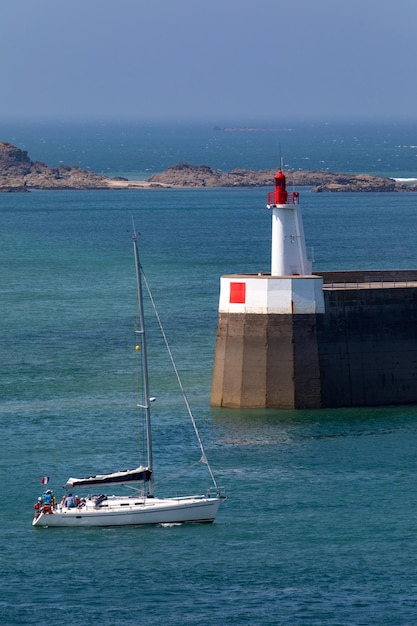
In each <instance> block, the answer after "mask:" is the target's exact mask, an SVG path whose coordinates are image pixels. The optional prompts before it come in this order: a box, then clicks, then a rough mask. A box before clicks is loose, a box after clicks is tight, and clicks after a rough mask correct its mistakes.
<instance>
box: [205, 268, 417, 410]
mask: <svg viewBox="0 0 417 626" xmlns="http://www.w3.org/2000/svg"><path fill="white" fill-rule="evenodd" d="M314 276H315V278H316V279H318V280H320V281H322V297H323V303H324V312H316V313H303V312H301V313H299V314H297V312H294V313H291V312H290V313H282V314H281V313H272V314H268V315H257V314H256V313H250V314H249V313H232V312H222V313H220V315H219V324H218V331H217V342H216V357H215V363H214V373H213V387H212V404H213V405H214V406H228V407H248V408H249V407H260V406H264V407H276V408H319V407H341V406H376V405H388V404H405V403H414V402H417V384H416V383H417V271H416V270H408V271H405V270H393V271H389V270H387V271H365V270H364V271H357V272H355V271H352V272H351V271H346V272H323V273H318V274H317V273H316V274H315V275H314ZM300 279H301V280H304V279H303V278H302V277H300ZM296 280H297V278H294V279H293V281H296ZM292 306H293V305H292Z"/></svg>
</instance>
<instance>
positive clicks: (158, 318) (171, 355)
mask: <svg viewBox="0 0 417 626" xmlns="http://www.w3.org/2000/svg"><path fill="white" fill-rule="evenodd" d="M141 272H142V277H143V282H144V283H145V286H146V290H147V292H148V295H149V298H150V301H151V303H152V307H153V310H154V313H155V316H156V319H157V320H158V324H159V328H160V330H161V333H162V337H163V339H164V342H165V346H166V349H167V351H168V354H169V358H170V359H171V363H172V367H173V368H174V372H175V375H176V377H177V381H178V384H179V386H180V389H181V392H182V396H183V398H184V402H185V406H186V407H187V411H188V415H189V416H190V419H191V423H192V425H193V428H194V432H195V434H196V437H197V441H198V444H199V446H200V450H201V454H202V456H201V461H202V462H203V463H205V464H206V465H207V468H208V471H209V473H210V476H211V480H212V481H213V484H214V486H215V488H216V489H218V486H217V482H216V479H215V478H214V474H213V471H212V469H211V466H210V463H209V461H208V458H207V455H206V451H205V449H204V446H203V441H202V439H201V437H200V433H199V432H198V428H197V424H196V421H195V419H194V415H193V412H192V410H191V406H190V403H189V402H188V398H187V394H186V393H185V389H184V387H183V384H182V381H181V378H180V375H179V372H178V369H177V366H176V364H175V361H174V357H173V354H172V352H171V348H170V346H169V343H168V339H167V336H166V334H165V331H164V328H163V326H162V322H161V318H160V317H159V313H158V311H157V309H156V305H155V301H154V299H153V296H152V293H151V290H150V287H149V284H148V281H147V280H146V276H145V274H144V271H143V268H142V267H141Z"/></svg>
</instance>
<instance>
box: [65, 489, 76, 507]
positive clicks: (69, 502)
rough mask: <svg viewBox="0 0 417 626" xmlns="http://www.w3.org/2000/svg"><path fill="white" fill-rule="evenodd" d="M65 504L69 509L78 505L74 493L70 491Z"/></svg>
mask: <svg viewBox="0 0 417 626" xmlns="http://www.w3.org/2000/svg"><path fill="white" fill-rule="evenodd" d="M64 506H66V507H67V508H68V509H73V508H74V507H76V506H77V503H76V501H75V498H74V496H73V495H72V493H69V494H68V495H67V497H66V498H65V500H64Z"/></svg>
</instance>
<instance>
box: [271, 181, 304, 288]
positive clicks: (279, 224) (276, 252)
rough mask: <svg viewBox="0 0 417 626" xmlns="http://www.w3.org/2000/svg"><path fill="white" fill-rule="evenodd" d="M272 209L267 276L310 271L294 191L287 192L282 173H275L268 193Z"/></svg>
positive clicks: (292, 274) (297, 200)
mask: <svg viewBox="0 0 417 626" xmlns="http://www.w3.org/2000/svg"><path fill="white" fill-rule="evenodd" d="M266 206H267V207H268V209H271V210H272V249H271V276H308V275H311V270H312V262H311V261H308V260H307V251H306V245H305V239H304V229H303V221H302V218H301V210H300V195H299V193H298V192H292V193H288V191H287V189H286V181H285V175H284V174H283V172H282V169H280V170H279V171H278V172H277V174H276V175H275V189H274V191H271V192H270V193H269V194H268V202H267V205H266Z"/></svg>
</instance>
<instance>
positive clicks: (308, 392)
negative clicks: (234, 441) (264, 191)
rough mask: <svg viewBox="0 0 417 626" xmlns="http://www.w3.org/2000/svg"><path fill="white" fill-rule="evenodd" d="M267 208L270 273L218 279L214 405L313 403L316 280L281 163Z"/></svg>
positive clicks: (320, 307)
mask: <svg viewBox="0 0 417 626" xmlns="http://www.w3.org/2000/svg"><path fill="white" fill-rule="evenodd" d="M266 206H267V208H268V210H270V211H271V214H272V235H271V273H270V274H268V273H258V274H231V275H226V276H222V277H221V279H220V298H219V319H218V326H217V338H216V351H215V358H214V370H213V381H212V394H211V404H212V405H213V406H224V407H235V408H236V407H242V408H243V407H248V408H249V407H281V408H295V407H301V406H319V402H320V388H319V387H320V377H319V373H318V354H317V342H316V332H315V329H316V316H317V314H321V313H323V312H324V302H323V290H322V285H323V281H322V278H321V277H319V276H313V275H312V273H311V265H312V261H311V260H309V259H308V258H307V252H306V244H305V238H304V229H303V223H302V216H301V209H300V203H299V194H298V192H296V191H294V192H290V193H289V192H288V191H287V188H286V177H285V174H284V173H283V172H282V169H280V170H279V171H278V173H277V174H276V176H275V189H274V191H272V192H270V193H269V194H268V199H267V204H266ZM302 364H303V365H305V367H304V366H303V367H301V365H302Z"/></svg>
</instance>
